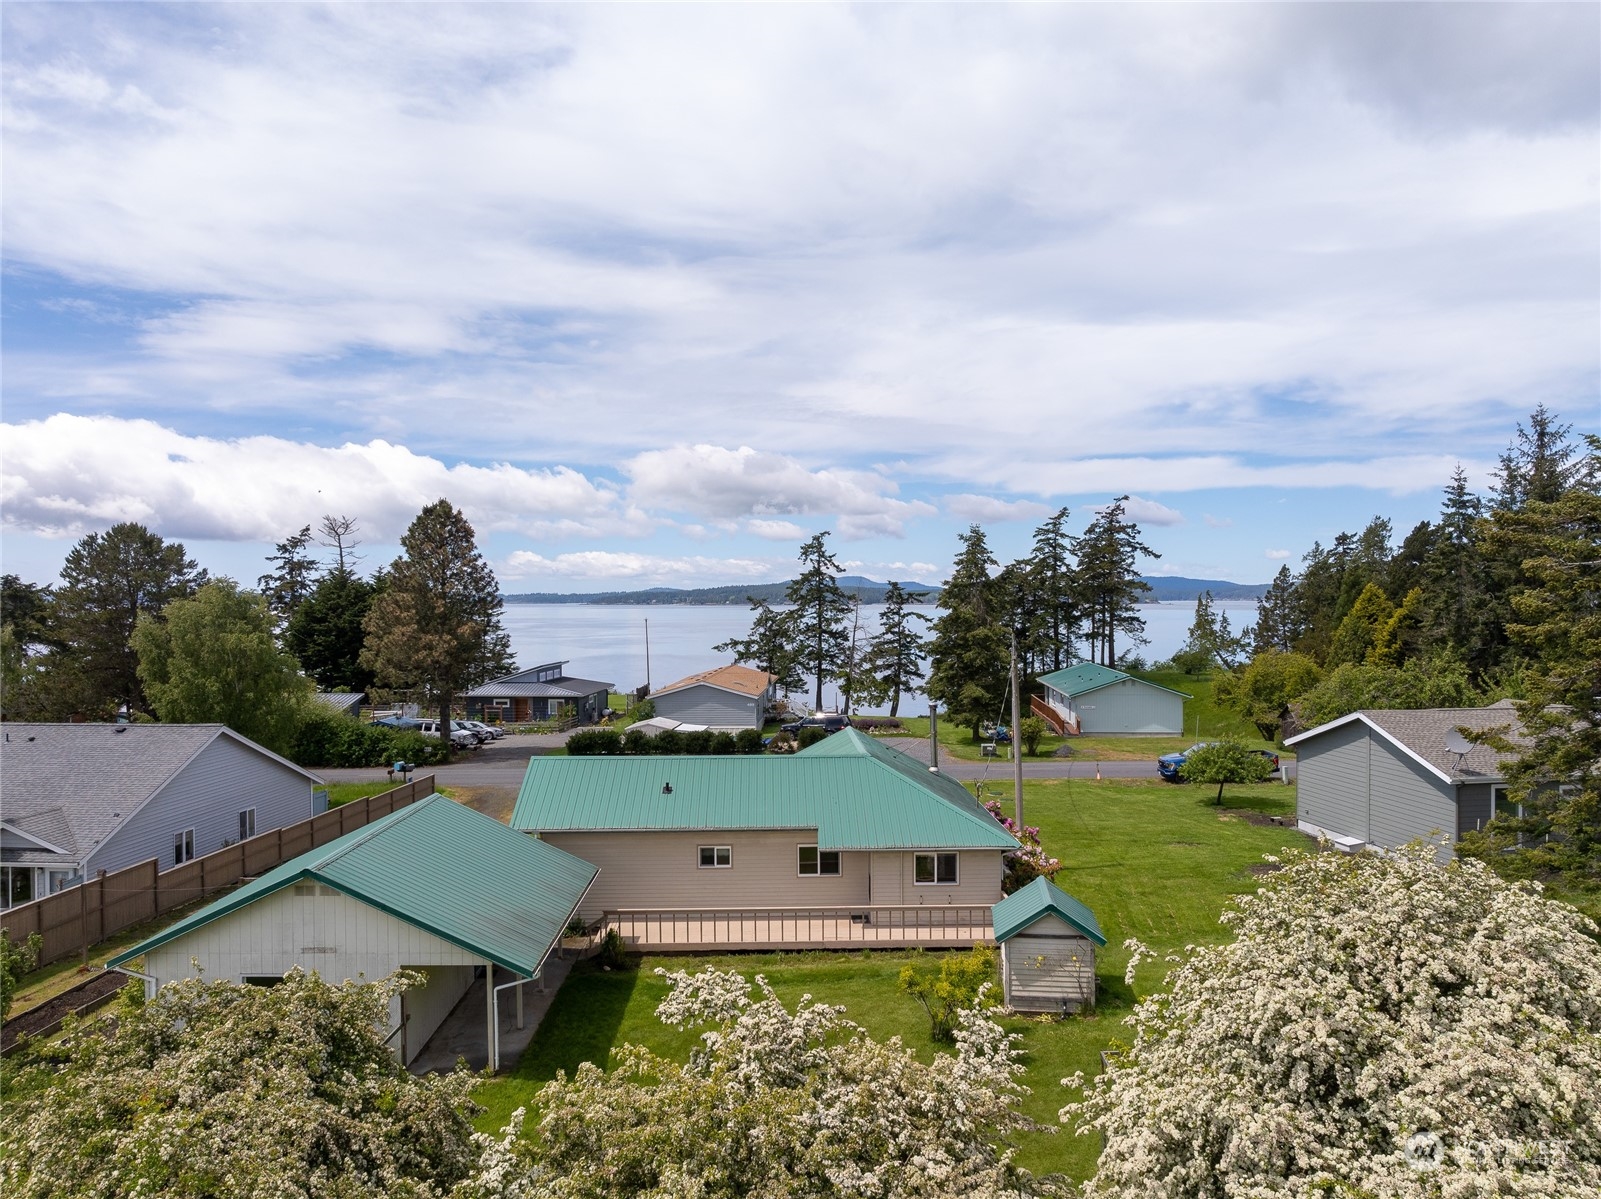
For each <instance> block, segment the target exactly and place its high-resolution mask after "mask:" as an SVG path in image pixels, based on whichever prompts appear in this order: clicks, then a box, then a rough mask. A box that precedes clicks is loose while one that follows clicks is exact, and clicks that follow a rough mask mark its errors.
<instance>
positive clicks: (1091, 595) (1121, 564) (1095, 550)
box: [1075, 495, 1162, 667]
mask: <svg viewBox="0 0 1601 1199" xmlns="http://www.w3.org/2000/svg"><path fill="white" fill-rule="evenodd" d="M1128 498H1129V497H1128V496H1126V495H1120V496H1118V497H1117V498H1116V499H1115V500H1113V501H1112V502H1111V503H1110V504H1109V505H1107V506H1106V507H1105V508H1103V509H1102V510H1101V511H1100V512H1099V513H1098V514H1097V515H1096V517H1095V519H1094V520H1093V521H1091V522H1090V524H1089V527H1088V528H1087V529H1085V530H1084V535H1083V536H1082V537H1080V538H1079V539H1078V540H1077V542H1076V543H1075V548H1076V549H1077V551H1078V580H1079V594H1080V597H1081V601H1082V603H1083V606H1084V611H1085V613H1086V615H1087V617H1088V620H1089V626H1090V627H1089V648H1090V658H1091V660H1092V661H1096V662H1099V663H1101V665H1103V666H1113V667H1115V666H1116V665H1117V635H1118V634H1119V633H1122V634H1124V635H1125V636H1127V637H1128V638H1129V640H1130V641H1131V642H1133V643H1134V644H1135V645H1144V644H1145V641H1146V639H1145V620H1144V618H1143V617H1141V616H1140V610H1139V604H1140V602H1141V601H1142V600H1143V599H1144V598H1145V595H1146V593H1147V592H1149V591H1150V590H1151V587H1150V584H1149V583H1146V582H1145V581H1144V580H1143V579H1141V578H1140V577H1139V574H1138V572H1137V570H1136V566H1137V563H1138V560H1139V558H1140V557H1142V556H1143V557H1147V558H1160V557H1161V556H1162V555H1161V554H1158V553H1157V552H1156V551H1155V550H1153V549H1152V548H1151V547H1150V546H1148V545H1146V544H1145V543H1144V542H1143V541H1141V540H1140V527H1139V526H1138V525H1137V524H1135V523H1134V522H1133V521H1131V520H1128V519H1127V517H1126V510H1125V508H1124V505H1125V504H1127V503H1128Z"/></svg>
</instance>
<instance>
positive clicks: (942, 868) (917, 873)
mask: <svg viewBox="0 0 1601 1199" xmlns="http://www.w3.org/2000/svg"><path fill="white" fill-rule="evenodd" d="M960 856H961V855H960V854H954V853H920V854H917V855H916V862H915V863H914V865H913V870H912V881H913V882H915V883H933V884H954V883H955V882H956V859H957V858H958V857H960Z"/></svg>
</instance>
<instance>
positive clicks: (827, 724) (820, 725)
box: [778, 712, 851, 734]
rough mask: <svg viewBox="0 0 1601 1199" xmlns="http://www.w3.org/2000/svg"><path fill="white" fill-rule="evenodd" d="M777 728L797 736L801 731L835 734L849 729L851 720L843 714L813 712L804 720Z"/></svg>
mask: <svg viewBox="0 0 1601 1199" xmlns="http://www.w3.org/2000/svg"><path fill="white" fill-rule="evenodd" d="M778 727H779V728H780V729H782V730H783V731H784V732H786V733H796V734H798V733H799V732H800V731H801V730H802V729H822V730H823V732H825V733H837V732H839V731H840V729H848V728H850V727H851V718H850V717H849V716H847V715H845V714H844V713H843V712H814V713H813V714H812V715H810V716H808V717H807V718H806V719H805V720H796V721H792V722H791V723H789V724H781V725H779V726H778Z"/></svg>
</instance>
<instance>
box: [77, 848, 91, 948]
mask: <svg viewBox="0 0 1601 1199" xmlns="http://www.w3.org/2000/svg"><path fill="white" fill-rule="evenodd" d="M78 936H79V938H80V939H81V940H82V941H83V965H84V968H85V969H87V968H88V966H89V872H88V871H87V870H85V871H84V872H83V881H82V882H80V883H79V884H78Z"/></svg>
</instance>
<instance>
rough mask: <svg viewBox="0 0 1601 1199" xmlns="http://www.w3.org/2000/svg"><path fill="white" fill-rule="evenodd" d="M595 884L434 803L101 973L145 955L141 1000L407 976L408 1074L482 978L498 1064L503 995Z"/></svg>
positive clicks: (393, 1007)
mask: <svg viewBox="0 0 1601 1199" xmlns="http://www.w3.org/2000/svg"><path fill="white" fill-rule="evenodd" d="M595 875H596V869H595V867H594V866H591V865H590V864H589V863H588V862H584V861H580V860H579V859H578V858H575V857H573V856H572V855H571V854H568V853H564V852H562V851H561V850H560V849H557V848H556V847H555V846H552V845H546V844H544V843H543V842H540V841H537V840H535V839H534V838H532V837H527V836H524V835H523V834H521V833H515V832H513V831H512V830H511V829H509V828H507V827H506V826H505V825H503V824H501V823H500V822H499V821H498V820H492V819H491V818H490V817H488V816H485V815H483V814H481V813H479V812H475V811H473V810H472V809H471V808H466V807H463V806H462V805H460V804H458V803H456V802H454V801H453V800H450V799H447V798H445V797H444V796H442V795H437V794H436V795H430V796H429V797H428V798H426V799H423V800H420V801H418V802H417V803H415V804H412V805H411V806H409V807H405V808H401V809H400V810H399V811H397V812H393V813H391V814H390V815H388V816H385V817H383V818H382V819H381V820H377V821H374V822H373V823H372V824H369V825H367V826H366V827H365V828H359V829H356V830H355V831H353V832H350V833H346V834H345V835H344V836H342V837H339V838H337V839H336V840H333V841H330V842H329V843H328V844H326V845H324V846H322V847H320V848H318V849H314V850H312V851H311V852H310V853H306V854H302V855H301V856H300V857H298V858H294V859H293V860H291V861H288V862H285V863H284V864H283V865H282V866H279V867H278V868H277V869H276V870H272V871H269V872H268V873H266V874H264V875H262V876H261V877H260V878H258V879H256V880H255V881H254V882H250V883H247V884H245V885H244V886H243V887H240V888H239V889H238V890H237V891H235V892H233V893H232V894H231V895H228V896H226V897H224V898H222V899H219V900H217V901H216V902H215V903H212V904H209V905H207V906H206V907H204V908H202V909H200V910H199V911H198V912H195V913H193V914H192V915H190V916H187V917H185V918H184V919H182V920H180V921H178V922H177V923H176V924H173V925H171V926H170V927H168V928H166V929H163V930H162V931H161V932H159V933H157V934H156V935H155V936H153V937H151V938H149V939H148V940H146V941H142V942H140V943H139V944H138V945H135V946H133V947H132V948H131V949H128V950H126V951H124V952H123V953H120V954H118V955H117V956H115V957H113V958H112V959H111V961H110V962H109V963H107V964H108V966H109V967H110V968H112V969H123V968H124V967H126V966H127V965H128V964H129V963H131V962H132V961H134V960H135V959H137V958H143V959H144V968H143V970H141V971H138V972H137V974H138V977H141V978H143V979H144V980H145V986H146V994H147V995H151V996H153V995H154V993H155V991H156V988H158V987H159V986H161V985H162V984H163V983H168V982H173V981H175V980H177V979H181V978H187V977H190V976H192V975H197V974H198V975H201V976H203V977H205V978H208V979H226V980H231V981H236V982H240V983H246V984H255V985H257V986H271V985H273V984H274V983H276V982H278V981H279V980H281V979H282V978H283V976H284V974H285V973H287V972H288V971H289V970H290V969H292V968H294V967H296V966H298V967H300V968H301V969H303V970H305V971H307V972H310V971H316V972H317V973H318V974H320V975H321V976H322V977H323V978H324V979H325V980H326V981H328V982H336V983H337V982H343V981H345V980H347V979H349V980H360V979H365V980H366V981H368V982H374V981H377V980H378V979H380V978H384V977H386V976H388V975H390V974H393V973H394V972H395V971H396V970H401V969H406V970H414V971H416V972H418V973H419V974H421V975H422V976H423V980H424V981H423V985H421V986H419V987H414V988H412V989H411V990H408V991H405V992H403V993H402V994H400V995H399V996H397V997H396V998H395V999H393V1000H391V1003H390V1011H389V1029H388V1031H389V1033H390V1035H391V1037H392V1040H391V1044H392V1045H393V1046H394V1049H395V1052H396V1054H397V1055H398V1056H399V1057H400V1059H401V1061H402V1062H404V1063H406V1064H408V1065H409V1064H410V1063H411V1062H412V1061H413V1060H414V1059H415V1058H416V1057H417V1055H418V1054H419V1053H421V1052H422V1050H423V1047H424V1046H425V1045H426V1044H427V1042H428V1040H429V1038H430V1037H432V1036H433V1034H434V1033H435V1032H436V1031H437V1030H438V1029H439V1028H440V1026H441V1025H442V1024H444V1022H445V1019H446V1017H448V1016H449V1015H450V1014H451V1012H452V1011H453V1010H454V1009H455V1008H456V1006H457V1005H458V1004H459V1003H460V1002H461V1000H462V998H463V996H465V995H466V994H467V993H468V991H469V989H470V988H471V987H472V986H473V983H474V981H475V980H476V979H477V978H479V977H483V978H484V979H485V980H486V984H485V987H484V993H485V1010H484V1014H483V1019H484V1020H485V1024H484V1027H485V1030H486V1033H485V1035H486V1038H487V1048H488V1053H487V1057H488V1060H489V1061H490V1062H491V1063H492V1064H493V1065H494V1066H496V1067H497V1068H498V1065H499V1057H500V1054H499V1038H500V1034H501V1031H502V1029H501V1024H502V1021H501V1016H500V993H501V991H503V990H505V989H507V988H509V987H512V986H513V985H514V984H516V983H518V982H527V981H529V980H531V979H535V978H537V977H539V973H540V970H541V968H542V967H543V965H544V962H545V959H546V957H547V956H548V955H549V953H550V951H551V949H552V948H553V947H554V945H555V943H556V941H557V940H558V939H559V938H560V936H561V934H562V930H563V929H564V928H565V927H566V925H567V922H568V921H569V920H570V919H572V916H573V913H574V912H575V911H577V909H578V905H579V903H580V902H581V901H582V899H583V897H584V895H585V893H586V892H587V891H588V890H589V887H590V884H591V883H593V882H594V880H595ZM130 972H132V971H130ZM517 992H518V993H517V996H516V998H517V1005H518V1006H517V1011H518V1013H519V1021H518V1027H521V1026H522V1025H521V1019H520V1014H521V1011H522V1007H521V1004H522V996H521V988H517Z"/></svg>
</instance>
